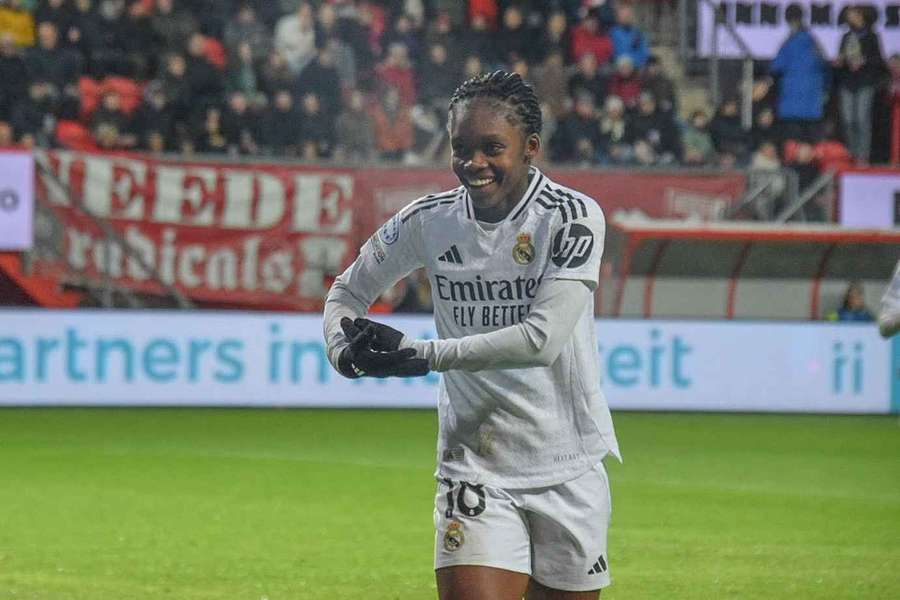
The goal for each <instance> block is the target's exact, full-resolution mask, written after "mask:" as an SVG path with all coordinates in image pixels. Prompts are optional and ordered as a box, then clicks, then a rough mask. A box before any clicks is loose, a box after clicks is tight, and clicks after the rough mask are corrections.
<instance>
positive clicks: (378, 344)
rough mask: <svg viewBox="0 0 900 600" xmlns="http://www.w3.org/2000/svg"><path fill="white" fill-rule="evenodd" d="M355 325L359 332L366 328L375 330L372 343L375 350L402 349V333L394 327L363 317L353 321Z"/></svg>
mask: <svg viewBox="0 0 900 600" xmlns="http://www.w3.org/2000/svg"><path fill="white" fill-rule="evenodd" d="M353 324H354V325H355V326H356V328H357V329H358V330H359V331H362V330H364V329H365V328H366V327H373V328H375V339H374V340H373V341H372V348H374V349H375V350H382V351H390V350H399V349H400V342H401V341H402V340H403V332H402V331H397V330H396V329H394V328H393V327H388V326H387V325H385V324H383V323H377V322H375V321H372V320H370V319H364V318H362V317H359V318H356V319H353Z"/></svg>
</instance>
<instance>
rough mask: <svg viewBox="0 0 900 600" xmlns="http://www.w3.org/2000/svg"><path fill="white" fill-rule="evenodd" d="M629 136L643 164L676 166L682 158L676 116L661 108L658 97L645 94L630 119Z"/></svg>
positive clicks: (627, 135)
mask: <svg viewBox="0 0 900 600" xmlns="http://www.w3.org/2000/svg"><path fill="white" fill-rule="evenodd" d="M625 136H626V138H628V141H629V142H630V143H631V144H632V146H633V147H634V150H635V158H636V159H637V161H638V162H639V163H640V164H643V165H653V164H672V163H674V162H675V161H677V160H678V159H679V158H680V156H681V143H680V139H679V136H678V130H677V129H676V128H675V123H674V121H673V120H672V115H671V113H665V112H663V111H661V110H658V109H657V107H656V98H654V97H653V94H651V93H650V92H641V95H640V98H639V99H638V104H637V110H636V111H635V112H634V114H633V115H631V118H629V119H628V126H627V128H626V133H625Z"/></svg>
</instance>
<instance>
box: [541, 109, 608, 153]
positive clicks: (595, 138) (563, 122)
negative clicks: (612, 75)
mask: <svg viewBox="0 0 900 600" xmlns="http://www.w3.org/2000/svg"><path fill="white" fill-rule="evenodd" d="M602 137H603V134H602V133H601V132H600V123H599V121H598V119H597V111H596V105H595V104H594V97H593V96H592V95H591V94H588V93H584V92H579V93H578V94H577V95H576V96H575V104H574V107H573V109H572V112H570V113H569V114H568V115H566V116H565V117H563V118H562V119H560V121H559V125H558V126H557V129H556V132H555V134H554V135H553V138H552V139H551V140H550V153H551V157H552V158H553V160H555V161H557V162H568V163H578V164H582V165H590V164H595V163H596V162H597V157H598V154H599V152H600V147H601V144H602V141H603V140H602Z"/></svg>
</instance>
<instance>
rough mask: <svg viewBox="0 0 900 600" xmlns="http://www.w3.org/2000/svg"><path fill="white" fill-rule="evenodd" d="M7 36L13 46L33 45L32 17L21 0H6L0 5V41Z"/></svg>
mask: <svg viewBox="0 0 900 600" xmlns="http://www.w3.org/2000/svg"><path fill="white" fill-rule="evenodd" d="M7 36H9V37H10V38H11V40H12V43H13V45H15V46H19V47H22V48H24V47H28V46H33V45H34V16H33V15H32V13H31V12H29V11H28V10H26V8H25V7H24V5H23V2H22V0H8V1H7V2H6V3H4V4H2V5H0V39H3V38H5V37H7Z"/></svg>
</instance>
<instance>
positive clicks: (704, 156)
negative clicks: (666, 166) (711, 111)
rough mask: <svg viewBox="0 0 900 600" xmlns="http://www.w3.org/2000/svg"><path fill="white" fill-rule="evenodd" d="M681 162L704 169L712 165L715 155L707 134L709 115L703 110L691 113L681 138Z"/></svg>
mask: <svg viewBox="0 0 900 600" xmlns="http://www.w3.org/2000/svg"><path fill="white" fill-rule="evenodd" d="M681 146H682V148H683V151H682V162H683V163H684V164H685V165H687V166H692V167H704V166H709V165H711V164H712V163H713V160H714V159H715V155H716V149H715V146H713V140H712V136H711V135H710V134H709V115H707V114H706V111H704V110H695V111H694V112H693V113H691V117H690V119H689V120H688V123H687V125H686V126H685V128H684V132H683V133H682V136H681Z"/></svg>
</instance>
